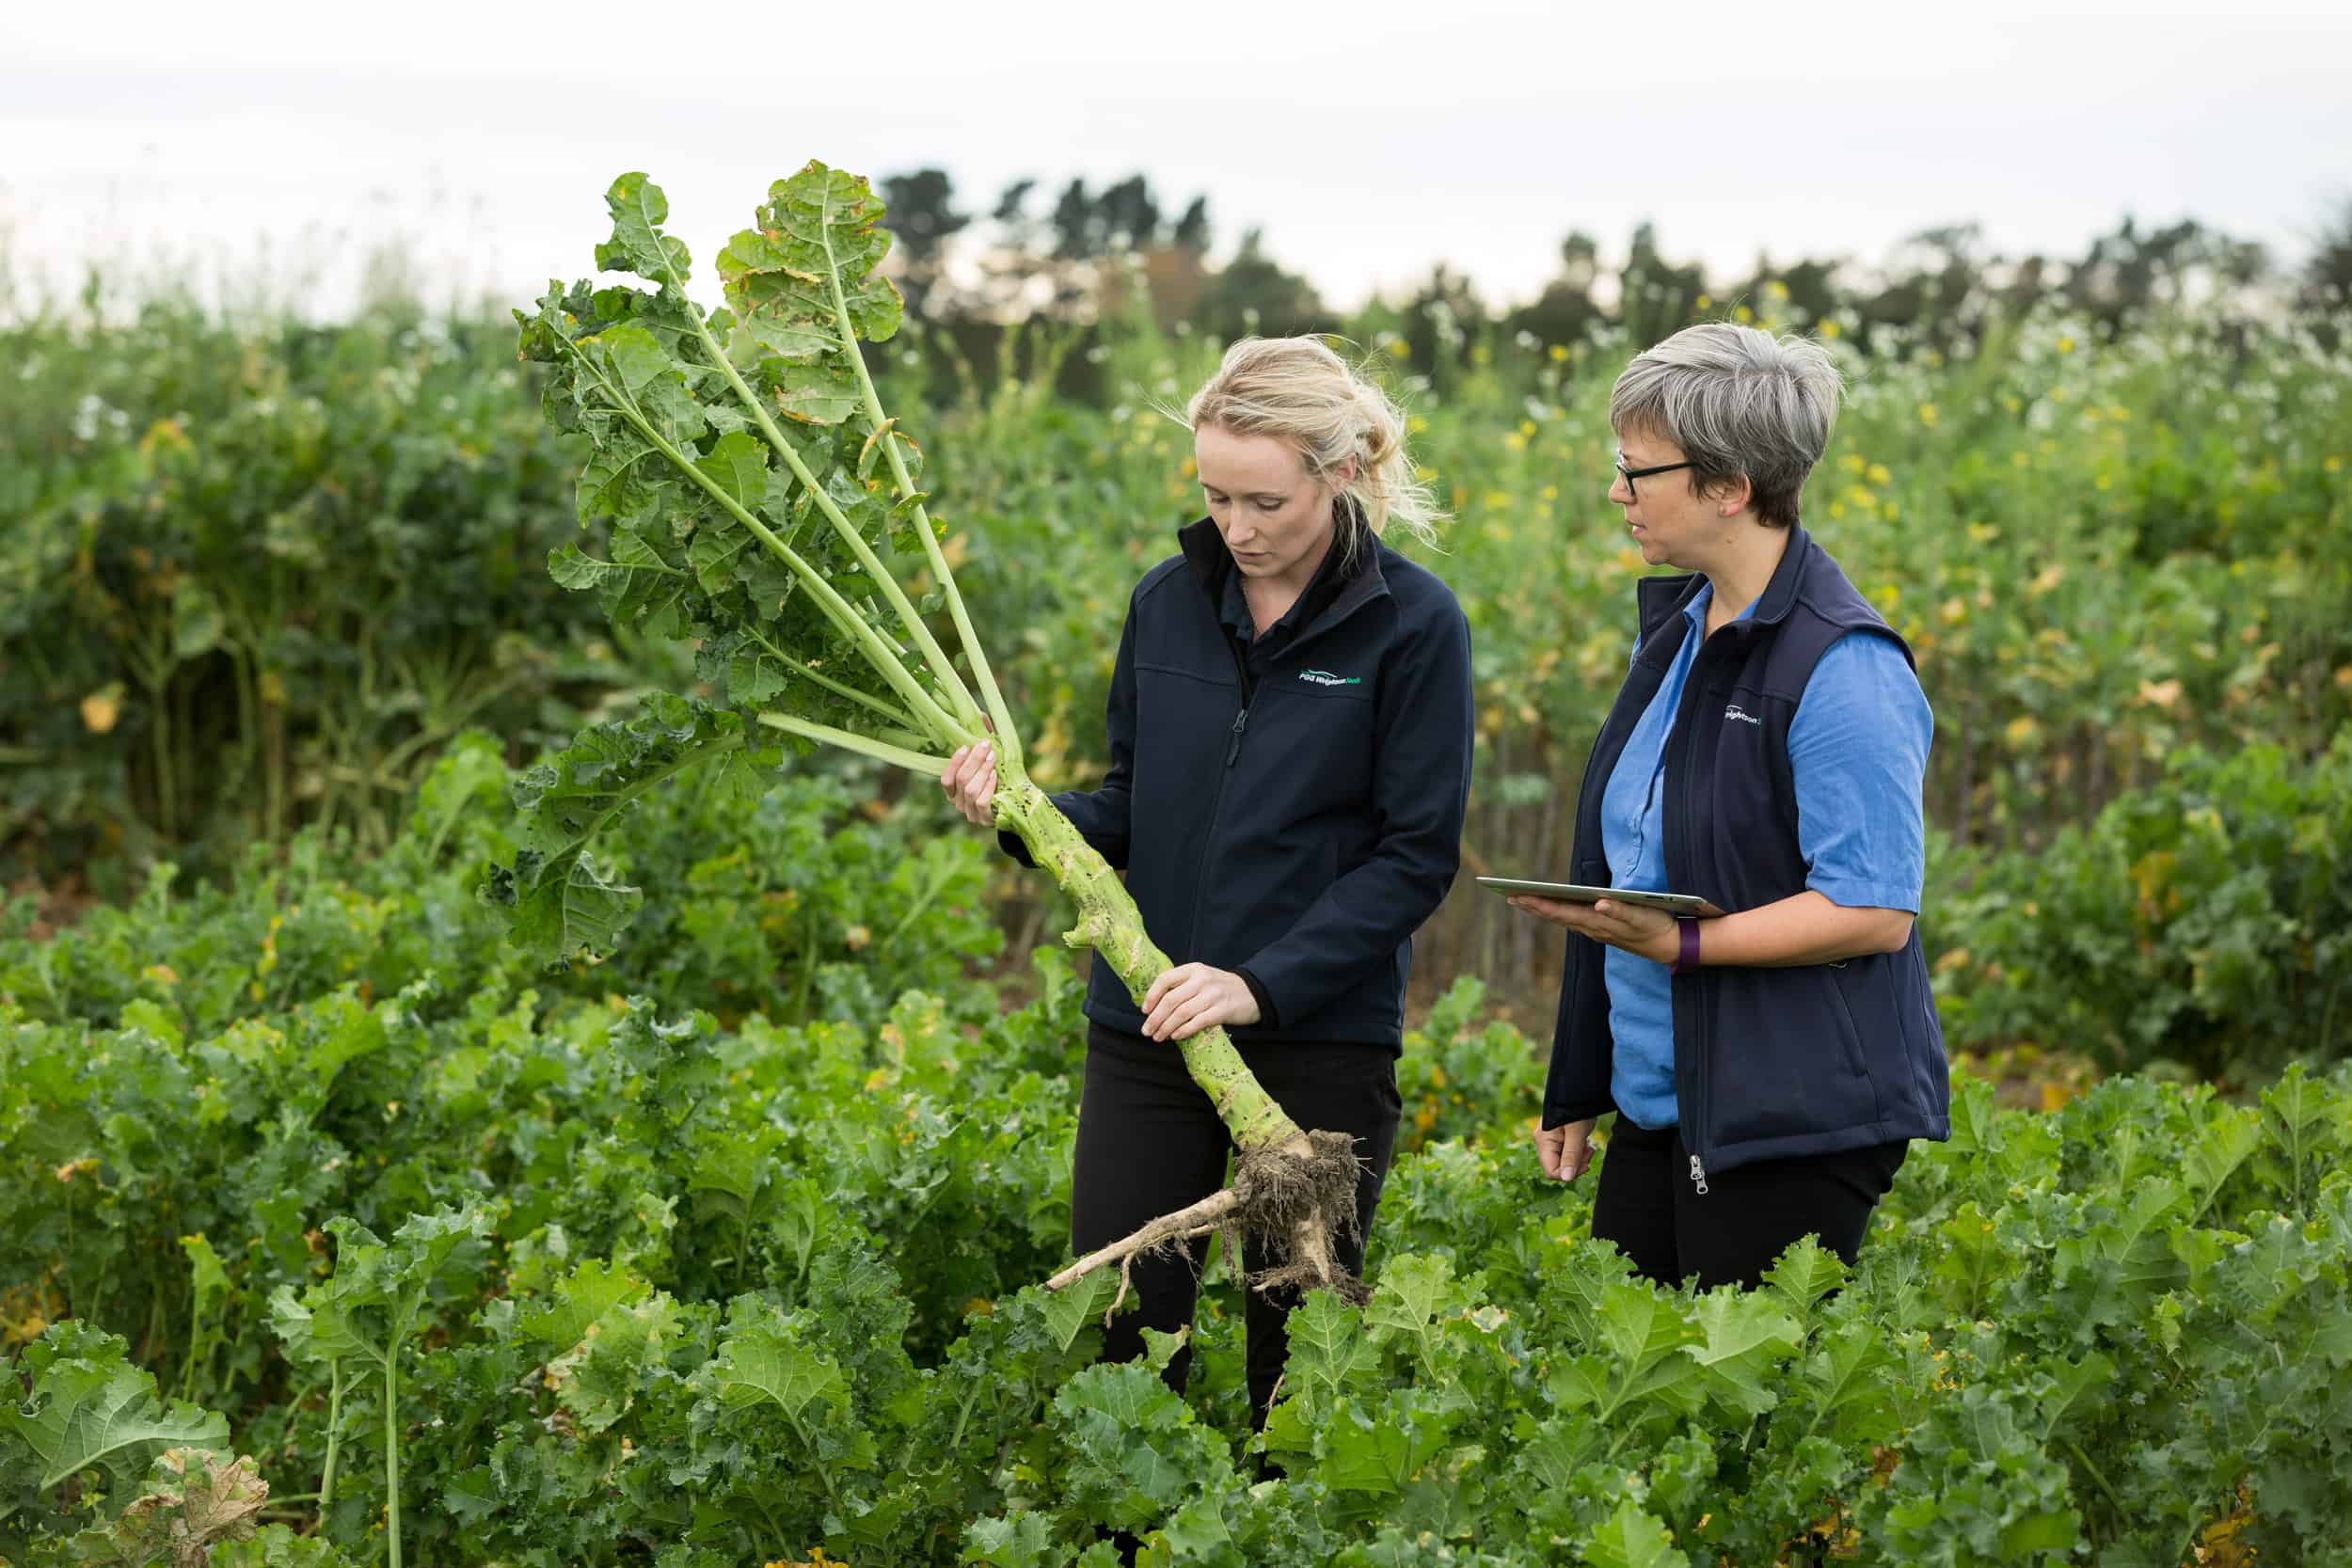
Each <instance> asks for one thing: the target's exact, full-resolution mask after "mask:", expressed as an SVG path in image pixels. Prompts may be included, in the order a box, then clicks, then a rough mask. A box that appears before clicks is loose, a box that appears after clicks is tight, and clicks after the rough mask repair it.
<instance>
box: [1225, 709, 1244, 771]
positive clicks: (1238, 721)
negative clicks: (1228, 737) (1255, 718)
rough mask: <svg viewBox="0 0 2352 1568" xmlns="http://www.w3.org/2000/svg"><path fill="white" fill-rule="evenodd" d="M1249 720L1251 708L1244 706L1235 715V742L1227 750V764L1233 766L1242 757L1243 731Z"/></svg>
mask: <svg viewBox="0 0 2352 1568" xmlns="http://www.w3.org/2000/svg"><path fill="white" fill-rule="evenodd" d="M1248 722H1249V710H1248V708H1243V709H1242V710H1241V711H1240V712H1239V713H1236V714H1234V715H1233V744H1232V746H1231V747H1230V748H1228V749H1227V751H1226V752H1225V766H1226V767H1228V768H1231V767H1232V766H1233V764H1234V763H1235V762H1238V761H1239V760H1240V759H1241V732H1242V728H1243V726H1244V725H1246V724H1248Z"/></svg>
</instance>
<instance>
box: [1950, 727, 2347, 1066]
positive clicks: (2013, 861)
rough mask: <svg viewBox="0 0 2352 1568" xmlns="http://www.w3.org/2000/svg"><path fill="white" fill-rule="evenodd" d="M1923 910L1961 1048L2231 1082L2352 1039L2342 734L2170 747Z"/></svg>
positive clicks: (1957, 879) (1959, 874) (2325, 1054)
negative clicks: (2294, 748)
mask: <svg viewBox="0 0 2352 1568" xmlns="http://www.w3.org/2000/svg"><path fill="white" fill-rule="evenodd" d="M1951 873H1952V874H1951V876H1950V877H1949V878H1948V879H1946V880H1945V885H1947V886H1950V887H1952V889H1953V892H1952V893H1951V894H1950V895H1948V896H1947V902H1946V905H1945V907H1944V909H1943V910H1942V911H1939V912H1938V913H1937V914H1936V916H1935V918H1934V919H1933V921H1932V922H1931V930H1932V932H1933V935H1934V937H1935V940H1936V942H1937V944H1938V946H1939V947H1940V948H1941V949H1942V959H1941V962H1940V963H1939V965H1938V967H1939V969H1940V970H1941V972H1942V975H1943V979H1942V987H1943V991H1942V1001H1941V1005H1942V1012H1943V1018H1944V1026H1945V1033H1946V1037H1947V1039H1948V1040H1949V1041H1950V1042H1951V1044H1953V1045H1954V1046H1955V1047H1976V1048H1986V1047H1993V1046H2000V1045H2006V1044H2011V1043H2016V1042H2021V1041H2023V1042H2032V1043H2035V1044H2039V1045H2041V1046H2043V1047H2048V1048H2058V1049H2063V1050H2067V1051H2074V1052H2082V1053H2089V1054H2090V1055H2091V1056H2092V1057H2093V1058H2094V1059H2095V1060H2097V1061H2098V1062H2099V1063H2100V1065H2101V1066H2102V1067H2105V1068H2106V1069H2123V1068H2136V1069H2137V1068H2153V1069H2156V1070H2158V1071H2161V1072H2167V1073H2170V1074H2174V1075H2177V1076H2185V1077H2190V1078H2196V1079H2214V1080H2220V1081H2224V1082H2227V1083H2230V1084H2233V1085H2252V1084H2258V1083H2260V1082H2262V1081H2263V1080H2264V1079H2265V1078H2267V1077H2268V1076H2270V1075H2271V1074H2273V1073H2276V1072H2277V1071H2278V1070H2279V1069H2280V1068H2281V1067H2283V1066H2284V1065H2285V1063H2286V1062H2287V1061H2288V1060H2289V1059H2290V1058H2293V1057H2304V1058H2309V1059H2315V1060H2320V1061H2332V1060H2335V1059H2337V1058H2339V1057H2341V1056H2343V1055H2344V1054H2345V1053H2346V1052H2347V1050H2352V732H2347V733H2346V734H2344V735H2341V736H2338V737H2337V740H2336V742H2335V744H2334V745H2333V746H2331V747H2330V748H2328V751H2326V752H2324V753H2322V754H2321V755H2320V756H2318V757H2317V758H2315V759H2313V760H2312V761H2311V762H2310V763H2308V764H2301V765H2298V764H2296V763H2295V762H2294V761H2292V760H2291V759H2290V758H2289V757H2288V756H2287V755H2286V754H2285V753H2284V752H2281V751H2280V749H2279V748H2277V747H2275V746H2250V747H2248V748H2246V749H2245V750H2243V751H2240V752H2235V753H2233V754H2230V755H2214V754H2211V753H2207V752H2201V751H2190V752H2182V753H2179V754H2177V755H2175V756H2174V757H2173V759H2172V761H2171V765H2170V767H2169V768H2167V770H2166V772H2165V775H2164V777H2163V779H2162V780H2161V781H2159V782H2157V783H2155V784H2150V785H2148V786H2146V787H2144V788H2141V789H2137V790H2134V791H2132V792H2131V793H2129V794H2127V795H2124V796H2122V797H2121V798H2120V799H2118V800H2115V801H2114V802H2112V803H2111V804H2109V805H2108V806H2107V807H2106V809H2105V810H2104V811H2102V812H2101V813H2100V814H2099V816H2098V818H2097V820H2096V821H2095V822H2093V823H2092V824H2091V825H2090V828H2088V829H2087V830H2081V831H2076V830H2072V829H2070V830H2068V831H2067V832H2063V833H2061V834H2060V835H2059V836H2058V840H2057V842H2055V843H2054V844H2052V845H2051V846H2050V847H2049V849H2048V850H2047V851H2046V852H2044V853H2043V854H2042V855H2039V856H2030V857H2029V856H2013V857H2005V858H1991V857H1977V858H1975V859H1973V860H1970V859H1963V860H1961V861H1960V862H1959V863H1956V864H1954V865H1953V866H1952V867H1951Z"/></svg>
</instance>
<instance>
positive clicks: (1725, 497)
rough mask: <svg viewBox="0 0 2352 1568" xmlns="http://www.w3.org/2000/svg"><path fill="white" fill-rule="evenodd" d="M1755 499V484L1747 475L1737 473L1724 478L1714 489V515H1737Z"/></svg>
mask: <svg viewBox="0 0 2352 1568" xmlns="http://www.w3.org/2000/svg"><path fill="white" fill-rule="evenodd" d="M1754 499H1756V484H1755V483H1754V482H1753V481H1751V480H1750V479H1749V478H1748V476H1747V475H1745V474H1739V475H1735V476H1734V477H1732V478H1730V479H1727V480H1724V482H1723V483H1722V484H1721V485H1720V486H1719V487H1717V489H1716V491H1715V515H1717V516H1719V517H1737V516H1738V515H1740V513H1742V512H1745V511H1746V510H1747V509H1748V503H1749V502H1750V501H1752V500H1754Z"/></svg>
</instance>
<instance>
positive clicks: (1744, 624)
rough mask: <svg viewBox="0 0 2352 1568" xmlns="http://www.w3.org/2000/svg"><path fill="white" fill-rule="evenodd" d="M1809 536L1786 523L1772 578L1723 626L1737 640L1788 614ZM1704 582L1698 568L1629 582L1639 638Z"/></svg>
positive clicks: (1794, 599)
mask: <svg viewBox="0 0 2352 1568" xmlns="http://www.w3.org/2000/svg"><path fill="white" fill-rule="evenodd" d="M1812 545H1813V540H1812V536H1811V535H1809V534H1807V533H1806V532H1805V531H1804V527H1803V525H1801V524H1797V523H1791V524H1789V525H1788V548H1787V549H1785V550H1783V551H1781V554H1780V564H1779V565H1777V566H1775V567H1773V568H1772V581H1770V582H1768V583H1766V584H1765V585H1764V592H1763V593H1762V594H1759V595H1757V597H1756V609H1755V610H1754V611H1753V612H1752V613H1750V614H1748V615H1747V616H1745V617H1743V618H1742V619H1740V620H1738V621H1735V622H1733V623H1732V624H1731V626H1726V627H1725V628H1724V630H1726V631H1735V632H1736V633H1737V635H1738V636H1739V637H1740V640H1741V641H1746V640H1747V639H1749V638H1753V637H1757V636H1760V635H1762V633H1763V631H1764V628H1765V627H1767V626H1778V625H1780V623H1781V622H1783V621H1785V620H1787V619H1788V612H1789V610H1793V609H1795V608H1796V603H1797V589H1798V587H1799V586H1800V585H1801V584H1802V583H1803V582H1804V568H1805V557H1806V555H1807V554H1809V553H1810V552H1811V549H1812ZM1706 585H1707V578H1706V577H1705V576H1704V575H1703V574H1701V573H1698V572H1690V573H1684V574H1681V575H1678V576H1676V577H1670V578H1642V579H1641V580H1640V581H1639V582H1637V583H1635V584H1634V585H1633V594H1634V602H1635V605H1636V607H1637V608H1638V609H1639V610H1640V614H1641V624H1642V641H1643V642H1645V643H1646V642H1648V641H1649V640H1650V636H1651V634H1652V633H1654V632H1655V631H1657V630H1658V628H1659V627H1660V626H1664V625H1665V624H1666V622H1667V620H1668V618H1669V617H1671V616H1674V615H1676V614H1677V613H1679V612H1680V611H1681V610H1683V609H1684V608H1685V607H1686V606H1688V605H1689V604H1690V602H1691V601H1692V599H1694V598H1696V597H1697V596H1698V593H1699V590H1700V589H1701V588H1704V587H1705V586H1706Z"/></svg>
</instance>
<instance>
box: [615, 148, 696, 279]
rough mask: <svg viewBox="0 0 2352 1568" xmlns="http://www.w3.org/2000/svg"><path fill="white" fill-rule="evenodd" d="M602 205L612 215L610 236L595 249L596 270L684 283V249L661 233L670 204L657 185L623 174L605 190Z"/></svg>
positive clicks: (638, 175)
mask: <svg viewBox="0 0 2352 1568" xmlns="http://www.w3.org/2000/svg"><path fill="white" fill-rule="evenodd" d="M604 204H605V207H606V209H607V210H608V211H610V212H611V213H612V238H611V239H610V240H607V241H606V242H605V243H604V244H602V245H598V246H596V265H597V267H598V268H599V269H601V270H604V271H608V272H633V273H635V274H636V275H637V276H638V277H648V278H651V279H653V280H654V281H656V282H675V283H678V284H681V285H682V284H684V283H685V281H686V278H687V269H688V258H687V252H686V246H685V245H684V243H683V242H681V241H678V240H674V239H672V238H670V237H669V236H668V235H666V234H664V233H662V232H661V226H662V225H663V224H664V223H667V222H668V221H669V220H670V201H669V198H667V197H665V196H663V195H662V194H661V187H660V186H659V185H657V184H655V183H653V182H651V181H649V180H647V179H646V178H645V177H644V175H643V174H624V175H622V176H621V177H620V178H619V179H617V180H615V181H613V182H612V186H611V187H610V188H609V189H607V190H606V191H605V193H604Z"/></svg>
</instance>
